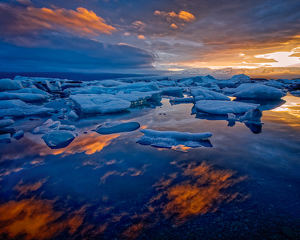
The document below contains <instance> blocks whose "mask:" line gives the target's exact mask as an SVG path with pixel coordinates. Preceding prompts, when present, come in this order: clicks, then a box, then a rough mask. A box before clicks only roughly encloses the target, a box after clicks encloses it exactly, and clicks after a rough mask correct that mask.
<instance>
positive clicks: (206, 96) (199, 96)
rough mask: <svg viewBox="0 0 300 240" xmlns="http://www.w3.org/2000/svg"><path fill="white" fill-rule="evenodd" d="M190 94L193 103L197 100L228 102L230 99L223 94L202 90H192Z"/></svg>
mask: <svg viewBox="0 0 300 240" xmlns="http://www.w3.org/2000/svg"><path fill="white" fill-rule="evenodd" d="M191 94H192V95H193V96H194V98H195V101H199V100H224V101H230V98H229V97H227V96H225V95H224V94H221V93H218V92H214V91H210V90H207V89H203V88H194V89H192V90H191Z"/></svg>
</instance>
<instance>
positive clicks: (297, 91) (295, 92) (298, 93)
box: [290, 90, 300, 97]
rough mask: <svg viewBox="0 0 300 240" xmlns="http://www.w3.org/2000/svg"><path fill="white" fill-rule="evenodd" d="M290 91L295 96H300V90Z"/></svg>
mask: <svg viewBox="0 0 300 240" xmlns="http://www.w3.org/2000/svg"><path fill="white" fill-rule="evenodd" d="M290 93H291V94H292V95H293V96H295V97H300V90H296V91H291V92H290Z"/></svg>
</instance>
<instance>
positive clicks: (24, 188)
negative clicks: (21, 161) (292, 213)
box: [14, 179, 46, 195]
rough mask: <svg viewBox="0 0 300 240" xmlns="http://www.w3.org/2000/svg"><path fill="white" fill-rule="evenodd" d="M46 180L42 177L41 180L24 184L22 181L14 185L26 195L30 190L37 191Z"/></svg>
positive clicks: (20, 192)
mask: <svg viewBox="0 0 300 240" xmlns="http://www.w3.org/2000/svg"><path fill="white" fill-rule="evenodd" d="M45 182H46V179H41V180H40V181H38V182H35V183H32V184H22V182H20V183H18V184H17V185H16V186H15V187H14V190H16V191H18V192H19V195H25V194H27V193H29V192H34V191H37V190H38V189H40V188H41V186H42V185H43V184H44V183H45Z"/></svg>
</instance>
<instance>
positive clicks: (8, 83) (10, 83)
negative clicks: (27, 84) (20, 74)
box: [0, 78, 23, 91]
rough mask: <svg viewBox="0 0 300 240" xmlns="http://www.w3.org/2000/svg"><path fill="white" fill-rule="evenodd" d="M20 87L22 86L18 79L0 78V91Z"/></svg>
mask: <svg viewBox="0 0 300 240" xmlns="http://www.w3.org/2000/svg"><path fill="white" fill-rule="evenodd" d="M21 88H23V86H22V83H21V82H20V81H18V80H11V79H8V78H4V79H0V91H8V90H18V89H21Z"/></svg>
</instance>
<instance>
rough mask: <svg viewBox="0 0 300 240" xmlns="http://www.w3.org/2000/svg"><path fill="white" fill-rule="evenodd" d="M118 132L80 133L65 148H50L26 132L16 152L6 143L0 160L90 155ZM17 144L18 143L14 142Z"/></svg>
mask: <svg viewBox="0 0 300 240" xmlns="http://www.w3.org/2000/svg"><path fill="white" fill-rule="evenodd" d="M119 136H120V135H119V134H110V135H99V134H98V133H96V132H91V133H88V134H82V135H80V136H78V137H76V138H75V140H74V141H73V142H72V143H71V144H70V145H68V146H67V147H65V148H61V149H50V148H49V147H47V145H46V144H45V143H44V142H43V141H41V139H40V137H39V136H36V135H32V134H27V136H26V137H24V139H23V140H22V141H21V143H20V147H19V148H18V152H15V151H14V149H13V148H15V146H13V145H7V148H6V149H4V152H3V153H2V154H1V158H0V160H4V159H20V158H25V157H29V156H42V157H43V156H47V155H59V154H62V156H67V155H72V154H76V153H85V154H87V155H92V154H94V153H96V152H100V151H102V149H103V148H105V147H107V146H109V145H110V144H111V142H112V140H114V139H116V138H118V137H119ZM16 144H18V143H16Z"/></svg>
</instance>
